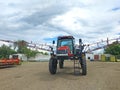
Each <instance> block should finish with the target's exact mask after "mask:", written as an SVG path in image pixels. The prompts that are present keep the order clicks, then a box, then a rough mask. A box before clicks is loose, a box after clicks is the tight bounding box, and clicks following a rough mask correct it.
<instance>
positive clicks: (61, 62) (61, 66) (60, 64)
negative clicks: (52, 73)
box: [59, 59, 64, 69]
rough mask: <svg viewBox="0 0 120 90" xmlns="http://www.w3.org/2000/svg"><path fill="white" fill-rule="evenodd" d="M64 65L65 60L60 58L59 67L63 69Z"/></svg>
mask: <svg viewBox="0 0 120 90" xmlns="http://www.w3.org/2000/svg"><path fill="white" fill-rule="evenodd" d="M63 66H64V60H62V59H61V60H59V68H60V69H62V68H63Z"/></svg>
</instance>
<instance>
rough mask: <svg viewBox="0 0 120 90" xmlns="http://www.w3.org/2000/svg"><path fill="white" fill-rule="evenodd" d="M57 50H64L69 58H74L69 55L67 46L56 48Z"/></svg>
mask: <svg viewBox="0 0 120 90" xmlns="http://www.w3.org/2000/svg"><path fill="white" fill-rule="evenodd" d="M58 50H66V52H67V54H68V56H69V57H72V56H74V55H73V54H71V52H70V48H69V47H68V46H61V47H59V48H58Z"/></svg>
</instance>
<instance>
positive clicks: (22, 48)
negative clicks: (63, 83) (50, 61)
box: [0, 40, 48, 59]
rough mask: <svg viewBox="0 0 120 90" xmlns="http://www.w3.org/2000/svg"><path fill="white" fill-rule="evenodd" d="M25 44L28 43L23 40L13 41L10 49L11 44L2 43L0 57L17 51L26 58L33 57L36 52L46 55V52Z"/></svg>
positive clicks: (2, 57) (5, 56) (7, 56)
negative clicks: (30, 47)
mask: <svg viewBox="0 0 120 90" xmlns="http://www.w3.org/2000/svg"><path fill="white" fill-rule="evenodd" d="M27 46H28V44H27V42H26V41H24V40H18V41H16V42H14V43H13V49H11V46H6V45H2V46H1V47H0V59H4V58H9V55H11V54H17V53H21V54H25V55H26V56H27V58H30V57H35V56H36V54H37V53H41V54H45V55H48V53H43V52H39V51H37V50H31V49H29V48H28V47H27Z"/></svg>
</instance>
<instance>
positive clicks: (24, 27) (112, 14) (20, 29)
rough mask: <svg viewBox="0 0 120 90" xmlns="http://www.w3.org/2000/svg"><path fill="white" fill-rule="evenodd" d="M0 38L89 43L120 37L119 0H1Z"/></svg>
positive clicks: (40, 41) (41, 41) (39, 41)
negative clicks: (59, 38) (65, 39)
mask: <svg viewBox="0 0 120 90" xmlns="http://www.w3.org/2000/svg"><path fill="white" fill-rule="evenodd" d="M0 12H1V13H0V39H8V40H26V41H29V42H30V41H33V42H38V43H46V42H50V40H52V39H55V38H56V37H57V36H60V35H73V36H74V37H75V38H76V39H78V38H82V39H83V41H84V42H86V43H93V42H96V41H97V40H98V41H100V40H101V39H106V38H107V37H109V38H116V37H119V36H120V0H0Z"/></svg>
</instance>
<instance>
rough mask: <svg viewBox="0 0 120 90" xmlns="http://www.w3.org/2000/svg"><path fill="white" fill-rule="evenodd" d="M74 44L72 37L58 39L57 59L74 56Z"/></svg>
mask: <svg viewBox="0 0 120 90" xmlns="http://www.w3.org/2000/svg"><path fill="white" fill-rule="evenodd" d="M74 43H75V41H74V37H73V36H62V37H58V40H57V51H56V55H57V57H58V58H59V56H60V57H61V56H63V57H64V58H65V57H66V58H68V57H72V56H73V54H74Z"/></svg>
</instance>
